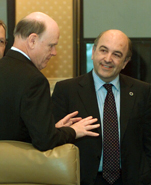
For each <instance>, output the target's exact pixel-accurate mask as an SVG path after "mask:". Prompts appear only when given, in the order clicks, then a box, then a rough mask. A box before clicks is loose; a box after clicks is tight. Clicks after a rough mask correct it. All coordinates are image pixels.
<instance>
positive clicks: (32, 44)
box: [27, 33, 39, 49]
mask: <svg viewBox="0 0 151 185" xmlns="http://www.w3.org/2000/svg"><path fill="white" fill-rule="evenodd" d="M38 38H39V37H38V35H37V34H36V33H31V34H30V35H29V36H28V38H27V42H28V46H29V47H30V48H31V49H34V48H35V45H36V44H37V41H38Z"/></svg>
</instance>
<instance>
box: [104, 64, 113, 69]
mask: <svg viewBox="0 0 151 185" xmlns="http://www.w3.org/2000/svg"><path fill="white" fill-rule="evenodd" d="M101 66H102V67H103V68H104V69H112V68H113V66H111V65H110V66H109V65H103V64H101Z"/></svg>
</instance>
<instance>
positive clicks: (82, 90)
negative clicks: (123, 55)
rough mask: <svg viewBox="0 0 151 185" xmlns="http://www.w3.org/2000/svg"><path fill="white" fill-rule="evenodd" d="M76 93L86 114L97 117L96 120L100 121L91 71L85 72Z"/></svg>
mask: <svg viewBox="0 0 151 185" xmlns="http://www.w3.org/2000/svg"><path fill="white" fill-rule="evenodd" d="M78 94H79V97H80V99H81V101H82V103H83V104H84V107H85V109H86V111H87V113H88V115H90V116H91V115H92V116H93V117H94V118H98V122H99V123H100V115H99V109H98V103H97V98H96V92H95V87H94V82H93V77H92V72H89V73H88V74H86V75H85V77H84V78H83V79H82V80H81V81H80V82H79V87H78Z"/></svg>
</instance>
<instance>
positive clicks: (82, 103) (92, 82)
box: [52, 30, 151, 185]
mask: <svg viewBox="0 0 151 185" xmlns="http://www.w3.org/2000/svg"><path fill="white" fill-rule="evenodd" d="M131 51H132V48H131V41H130V40H129V38H128V37H127V36H126V35H125V34H124V33H123V32H121V31H119V30H108V31H105V32H103V33H102V34H100V35H99V36H98V37H97V39H96V40H95V42H94V46H93V50H92V60H93V64H94V69H93V70H92V71H91V72H89V73H88V74H84V75H82V76H80V77H76V78H73V79H68V80H65V81H61V82H57V84H56V86H55V89H54V92H53V95H52V100H53V104H54V107H53V113H54V117H55V119H56V121H57V120H59V119H61V118H63V117H64V116H65V115H66V114H68V113H70V112H72V111H75V110H78V111H79V114H78V115H79V116H80V117H82V118H85V117H87V116H88V115H92V116H94V117H96V118H98V120H99V123H100V127H99V128H97V129H95V132H98V133H99V134H100V136H99V137H96V138H92V137H89V136H86V137H83V138H80V139H78V140H76V142H75V144H76V145H77V146H78V147H79V149H80V163H81V164H80V165H81V168H80V170H81V185H99V184H100V185H108V184H115V185H145V184H146V185H147V184H151V86H150V84H148V83H145V82H142V81H139V80H136V79H133V78H131V77H128V76H125V75H122V74H120V71H121V70H122V69H124V68H125V66H126V64H127V63H128V62H129V60H130V58H131V54H132V53H131ZM104 84H112V91H113V94H114V98H115V102H116V110H117V122H118V124H117V126H118V135H119V150H120V157H119V159H118V160H119V171H118V172H119V176H120V177H118V178H117V179H116V180H115V181H114V182H111V183H110V182H108V181H107V180H105V178H104V176H103V173H104V165H103V163H104V160H103V158H104V157H103V156H104V148H103V145H104V130H103V127H104V121H103V115H104V112H103V109H104V102H105V99H106V94H107V90H106V89H105V88H104V86H103V85H104ZM112 114H113V113H112V112H111V113H110V115H112ZM113 135H114V133H113ZM111 142H112V141H111ZM109 152H110V151H109ZM109 152H108V153H109ZM108 159H109V158H108ZM114 162H115V161H114V160H113V164H114ZM110 165H111V164H109V167H110ZM112 172H113V174H114V168H113V169H112ZM112 172H111V173H112ZM109 173H110V172H109ZM110 175H111V174H110ZM110 175H109V177H110Z"/></svg>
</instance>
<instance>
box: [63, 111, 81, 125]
mask: <svg viewBox="0 0 151 185" xmlns="http://www.w3.org/2000/svg"><path fill="white" fill-rule="evenodd" d="M77 114H78V111H75V112H72V113H70V114H68V115H67V116H65V117H64V118H63V119H62V120H63V122H67V121H68V120H69V119H71V118H73V117H74V116H76V115H77Z"/></svg>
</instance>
